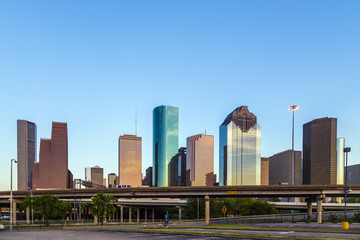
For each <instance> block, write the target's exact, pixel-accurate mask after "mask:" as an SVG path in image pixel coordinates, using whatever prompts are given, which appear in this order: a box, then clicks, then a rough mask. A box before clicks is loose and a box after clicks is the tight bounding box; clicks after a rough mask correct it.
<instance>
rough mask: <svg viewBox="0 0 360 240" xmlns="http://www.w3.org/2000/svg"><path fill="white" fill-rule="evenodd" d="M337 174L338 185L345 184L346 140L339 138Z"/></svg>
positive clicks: (337, 145)
mask: <svg viewBox="0 0 360 240" xmlns="http://www.w3.org/2000/svg"><path fill="white" fill-rule="evenodd" d="M336 148H337V174H336V177H337V178H336V179H337V180H336V184H339V185H341V184H344V167H345V164H344V163H345V160H344V148H345V139H344V138H338V139H337V144H336Z"/></svg>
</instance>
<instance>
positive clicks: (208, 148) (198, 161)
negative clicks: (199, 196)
mask: <svg viewBox="0 0 360 240" xmlns="http://www.w3.org/2000/svg"><path fill="white" fill-rule="evenodd" d="M186 171H189V174H188V175H189V176H190V186H214V179H213V175H214V136H211V135H204V134H198V135H194V136H191V137H188V138H187V139H186Z"/></svg>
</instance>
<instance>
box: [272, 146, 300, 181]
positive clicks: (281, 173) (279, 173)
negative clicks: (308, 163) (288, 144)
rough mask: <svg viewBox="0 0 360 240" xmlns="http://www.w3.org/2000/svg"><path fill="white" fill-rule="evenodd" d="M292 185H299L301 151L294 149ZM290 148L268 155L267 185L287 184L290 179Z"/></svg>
mask: <svg viewBox="0 0 360 240" xmlns="http://www.w3.org/2000/svg"><path fill="white" fill-rule="evenodd" d="M294 172H295V178H294V185H301V183H302V182H301V173H302V169H301V151H294ZM291 179H292V150H286V151H283V152H280V153H277V154H274V155H273V156H271V157H269V185H279V184H287V185H291V183H292V181H291Z"/></svg>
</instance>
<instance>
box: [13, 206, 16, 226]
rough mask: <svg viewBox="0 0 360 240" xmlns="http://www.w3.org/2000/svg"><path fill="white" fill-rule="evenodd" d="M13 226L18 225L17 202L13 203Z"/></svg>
mask: <svg viewBox="0 0 360 240" xmlns="http://www.w3.org/2000/svg"><path fill="white" fill-rule="evenodd" d="M13 224H14V225H15V224H16V202H15V201H14V202H13Z"/></svg>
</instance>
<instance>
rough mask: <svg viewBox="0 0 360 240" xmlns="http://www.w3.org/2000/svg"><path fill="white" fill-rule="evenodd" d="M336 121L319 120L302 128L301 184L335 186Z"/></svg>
mask: <svg viewBox="0 0 360 240" xmlns="http://www.w3.org/2000/svg"><path fill="white" fill-rule="evenodd" d="M336 139H337V119H336V118H327V117H326V118H319V119H315V120H313V121H311V122H308V123H306V124H304V126H303V184H321V185H327V184H336V182H337V154H336Z"/></svg>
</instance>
